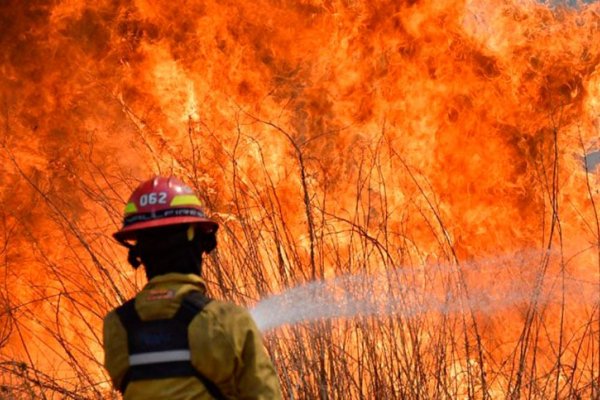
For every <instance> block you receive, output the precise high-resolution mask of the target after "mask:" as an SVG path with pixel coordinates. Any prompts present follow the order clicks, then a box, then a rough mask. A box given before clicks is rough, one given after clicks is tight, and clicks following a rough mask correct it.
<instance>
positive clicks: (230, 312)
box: [104, 273, 281, 400]
mask: <svg viewBox="0 0 600 400" xmlns="http://www.w3.org/2000/svg"><path fill="white" fill-rule="evenodd" d="M203 293H204V284H203V282H202V279H201V278H200V277H199V276H197V275H194V274H179V273H170V274H166V275H160V276H157V277H155V278H154V279H152V280H151V281H150V282H149V283H148V285H146V287H145V288H144V289H143V290H142V291H141V292H140V293H139V294H138V295H137V296H136V297H135V299H134V300H132V301H130V302H128V303H126V304H125V305H123V306H121V307H119V308H117V309H116V310H114V311H113V312H111V313H109V314H108V315H107V317H106V319H105V325H104V336H105V354H106V367H107V370H108V372H109V374H110V376H111V378H112V380H113V383H114V384H115V386H116V387H119V388H121V391H122V393H124V399H125V400H138V399H144V400H159V399H161V400H162V399H170V400H192V399H194V400H203V399H214V398H240V397H243V398H247V399H277V398H280V396H281V395H280V389H279V381H278V378H277V375H276V373H275V371H274V368H273V366H272V363H271V361H270V359H269V357H268V355H267V353H266V351H265V349H264V346H263V344H262V340H261V337H260V333H259V332H258V330H257V328H256V325H255V324H254V322H253V320H252V318H251V317H250V315H249V313H248V311H247V310H245V309H244V308H242V307H239V306H236V305H233V304H231V303H226V302H221V301H217V300H211V301H208V299H206V297H204V294H203ZM182 332H183V334H182Z"/></svg>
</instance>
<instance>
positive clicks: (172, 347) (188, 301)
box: [116, 291, 225, 399]
mask: <svg viewBox="0 0 600 400" xmlns="http://www.w3.org/2000/svg"><path fill="white" fill-rule="evenodd" d="M210 301H211V299H209V298H207V297H205V296H204V295H203V294H202V293H201V292H199V291H193V292H190V293H189V294H188V295H187V296H185V298H184V299H183V301H182V302H181V306H180V307H179V310H177V313H176V314H175V316H174V317H173V318H169V319H156V320H151V321H142V320H141V319H140V316H139V315H138V313H137V311H136V310H135V299H131V300H129V301H127V302H126V303H125V304H123V305H122V306H120V307H118V308H117V309H116V312H117V315H118V316H119V319H120V320H121V323H122V324H123V326H124V327H125V330H126V331H127V345H128V350H129V365H130V366H129V369H128V370H127V372H126V374H125V377H124V378H123V381H122V383H121V386H120V387H119V391H120V392H121V393H125V389H127V385H128V384H129V382H131V381H138V380H146V379H163V378H175V377H188V376H193V377H196V378H198V379H199V380H200V381H201V382H202V384H203V385H204V386H205V387H206V390H208V392H209V393H210V394H211V395H212V396H213V397H214V398H215V399H225V396H223V394H222V393H221V391H220V390H219V388H218V387H217V386H216V385H215V384H214V383H213V382H211V381H210V380H209V379H208V378H206V377H205V376H203V375H202V374H200V372H198V370H196V368H194V366H193V365H192V362H191V354H190V345H189V341H188V327H189V325H190V323H191V322H192V319H194V317H195V316H196V315H198V313H199V312H201V311H202V310H203V309H204V307H205V306H206V305H207V304H208V303H209V302H210Z"/></svg>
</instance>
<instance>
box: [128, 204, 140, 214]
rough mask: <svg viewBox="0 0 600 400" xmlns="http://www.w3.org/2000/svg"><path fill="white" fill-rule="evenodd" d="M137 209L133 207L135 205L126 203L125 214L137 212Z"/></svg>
mask: <svg viewBox="0 0 600 400" xmlns="http://www.w3.org/2000/svg"><path fill="white" fill-rule="evenodd" d="M137 210H138V209H137V207H136V206H135V203H127V205H126V206H125V214H131V213H134V212H137Z"/></svg>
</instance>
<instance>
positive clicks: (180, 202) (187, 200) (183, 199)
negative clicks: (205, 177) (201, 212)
mask: <svg viewBox="0 0 600 400" xmlns="http://www.w3.org/2000/svg"><path fill="white" fill-rule="evenodd" d="M192 205H194V206H199V205H201V204H200V199H198V198H197V197H196V196H194V195H193V194H180V195H178V196H175V197H173V200H171V207H175V206H192Z"/></svg>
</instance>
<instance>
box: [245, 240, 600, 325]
mask: <svg viewBox="0 0 600 400" xmlns="http://www.w3.org/2000/svg"><path fill="white" fill-rule="evenodd" d="M542 260H543V255H540V253H539V252H537V253H536V252H533V251H530V252H521V253H519V254H512V255H507V256H502V257H495V258H489V259H485V260H480V261H477V262H470V263H464V264H461V266H460V272H459V269H458V267H457V266H455V265H429V266H427V267H422V268H418V269H410V268H397V269H392V270H388V271H381V272H376V273H369V274H367V273H359V274H353V275H343V276H338V277H335V278H332V279H325V280H319V281H313V282H309V283H306V284H302V285H299V286H296V287H292V288H289V289H287V290H285V291H283V292H281V293H279V294H276V295H273V296H271V297H268V298H265V299H263V300H261V301H259V302H258V303H257V304H256V305H255V306H254V308H252V309H251V314H252V316H253V317H254V319H255V321H256V323H257V325H258V327H259V328H260V329H261V330H262V331H268V330H272V329H275V328H277V327H280V326H283V325H294V324H300V323H310V322H314V321H319V320H323V319H332V318H353V317H366V316H369V317H385V316H392V315H398V316H402V317H409V318H410V317H414V316H417V315H421V314H424V313H432V312H434V313H445V314H451V313H460V312H471V311H473V312H478V313H493V312H496V311H498V310H501V309H506V308H508V307H511V306H514V305H516V304H520V303H522V304H524V303H525V302H531V301H532V299H533V298H534V293H536V291H535V287H536V285H537V287H541V290H540V294H539V296H538V299H537V301H538V304H543V303H547V302H549V301H552V299H557V298H558V293H559V292H560V290H562V289H560V288H562V286H561V285H558V279H559V277H558V276H557V275H552V274H551V272H550V271H551V269H548V272H547V273H546V275H545V276H544V279H543V281H542V280H540V275H539V273H538V271H540V270H541V268H540V265H541V263H542ZM461 276H463V277H464V281H465V282H466V287H467V291H466V292H465V290H464V286H462V285H461V284H460V283H459V282H460V277H461ZM540 283H541V284H540ZM582 285H585V283H582V282H580V281H578V280H576V279H574V278H571V277H567V278H566V286H565V288H566V290H568V291H569V292H570V293H583V292H584V291H583V289H582V287H581V286H582ZM588 285H589V283H588ZM467 292H468V293H467ZM591 300H592V299H590V300H588V301H591ZM577 301H586V300H582V299H579V300H577Z"/></svg>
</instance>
